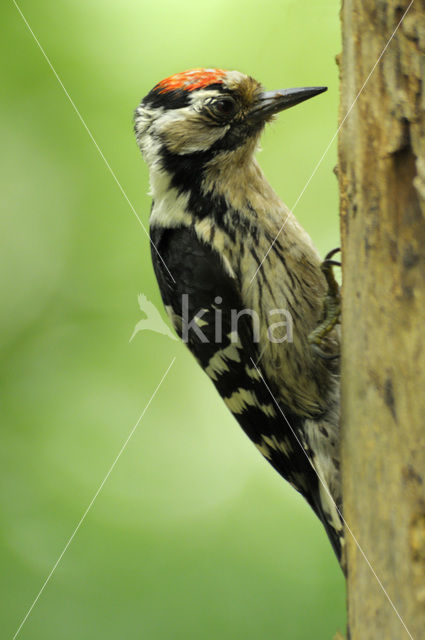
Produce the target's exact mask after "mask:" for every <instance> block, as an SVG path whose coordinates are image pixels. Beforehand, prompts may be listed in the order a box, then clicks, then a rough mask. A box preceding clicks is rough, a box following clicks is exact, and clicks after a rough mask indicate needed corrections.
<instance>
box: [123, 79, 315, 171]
mask: <svg viewBox="0 0 425 640" xmlns="http://www.w3.org/2000/svg"><path fill="white" fill-rule="evenodd" d="M325 90H326V87H303V88H296V89H282V90H278V91H264V89H263V87H262V86H261V84H260V83H259V82H257V81H256V80H254V79H253V78H251V77H250V76H247V75H245V74H243V73H240V72H239V71H223V70H221V69H192V70H189V71H184V72H182V73H177V74H175V75H173V76H170V77H169V78H166V79H165V80H162V81H161V82H159V83H158V84H156V85H155V86H154V88H153V89H152V90H151V91H150V92H149V93H148V94H147V96H146V97H145V98H143V100H142V102H141V103H140V105H139V106H138V107H137V109H136V111H135V133H136V137H137V141H138V144H139V146H140V149H141V151H142V153H143V156H144V158H145V160H146V162H147V164H148V165H149V166H150V167H151V168H152V166H155V165H159V166H158V168H159V167H160V166H161V163H162V162H164V158H165V157H167V158H168V161H169V160H170V157H171V158H172V159H173V163H176V164H179V162H181V164H183V165H184V164H185V163H186V164H188V160H189V158H194V157H196V158H197V160H198V161H199V164H200V165H203V164H204V163H205V162H208V161H211V160H212V159H213V158H214V157H215V156H217V155H218V154H223V153H225V154H226V155H227V156H228V155H229V154H233V153H234V152H236V151H237V150H239V153H238V157H239V158H241V157H242V155H243V154H241V153H240V150H241V148H242V149H243V151H244V154H245V155H246V156H251V155H252V152H253V151H254V150H255V147H256V144H257V141H258V137H259V135H260V133H261V131H262V129H263V127H264V125H265V123H266V122H268V121H270V120H271V119H272V118H273V116H274V115H275V114H277V113H279V112H280V111H283V110H284V109H288V108H289V107H292V106H294V105H296V104H299V103H300V102H303V101H304V100H308V98H312V97H313V96H315V95H317V94H319V93H322V92H323V91H325ZM189 164H192V163H189Z"/></svg>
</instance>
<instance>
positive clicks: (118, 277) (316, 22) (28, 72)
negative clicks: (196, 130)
mask: <svg viewBox="0 0 425 640" xmlns="http://www.w3.org/2000/svg"><path fill="white" fill-rule="evenodd" d="M338 5H339V3H338V2H337V1H336V0H328V1H320V2H319V1H318V0H292V1H290V0H276V1H269V0H263V1H262V2H258V1H252V0H233V1H232V2H229V1H226V2H224V1H221V0H220V1H219V0H211V1H210V2H205V3H203V2H199V1H198V2H195V1H193V0H190V1H188V0H187V1H183V0H179V1H178V2H171V1H170V0H168V1H167V0H162V1H160V2H156V3H154V2H146V1H142V0H139V1H137V0H136V1H135V0H131V1H130V0H119V1H116V2H112V1H111V0H104V1H102V2H101V1H100V0H98V1H89V2H87V1H84V2H83V1H82V0H73V1H72V2H71V0H68V1H62V0H59V1H57V2H52V1H50V2H47V1H46V0H42V1H40V2H36V3H34V2H29V0H22V2H21V3H20V6H21V9H22V11H23V13H24V15H25V16H26V18H27V20H28V22H29V24H30V25H31V27H32V29H33V31H34V33H35V35H36V36H37V38H38V39H39V41H40V43H41V45H42V46H43V48H44V49H45V51H46V53H47V55H48V56H49V58H50V60H51V62H52V65H53V66H54V68H55V69H56V71H57V73H58V74H59V76H60V78H61V80H62V81H63V83H64V85H65V87H66V89H67V91H68V92H69V94H70V96H71V97H72V99H73V101H74V102H75V104H76V106H77V107H78V109H79V111H80V112H81V114H82V117H83V118H84V120H85V121H86V123H87V125H88V127H89V129H90V130H91V132H92V133H93V136H94V138H95V139H96V141H97V143H98V145H99V147H100V149H101V150H102V152H103V153H104V155H105V157H106V158H107V160H108V162H109V163H110V165H111V167H112V169H113V171H114V172H116V175H117V178H118V180H119V181H120V183H121V184H122V187H123V189H124V191H125V192H126V194H127V196H128V198H129V200H130V201H131V203H132V204H133V206H134V208H135V210H136V211H137V213H138V215H139V216H140V219H141V221H142V222H143V224H144V225H145V226H146V225H147V224H148V212H149V206H150V203H149V196H148V195H147V191H148V182H147V170H146V167H145V165H144V163H143V160H142V158H141V155H140V153H139V151H138V149H137V147H136V144H135V141H134V137H133V133H132V112H133V109H134V108H135V106H136V105H137V104H138V102H139V100H140V99H141V98H142V97H143V96H144V95H145V94H146V93H147V92H148V91H149V90H150V89H151V87H152V86H153V85H154V84H155V83H156V82H157V81H159V80H160V79H161V78H163V77H165V76H168V75H170V74H172V73H174V72H177V71H181V70H184V69H186V68H191V67H194V66H216V67H223V68H236V69H240V70H241V71H245V72H247V73H249V74H250V75H253V76H254V77H256V78H257V79H259V80H261V81H262V83H263V84H264V85H265V86H266V87H267V88H268V89H272V88H276V89H277V88H283V87H291V86H303V85H322V84H326V85H328V86H329V91H328V92H327V93H326V94H324V95H322V96H320V97H318V98H315V99H314V100H312V101H309V102H308V103H305V104H303V105H300V106H299V107H296V108H295V109H293V110H290V111H287V112H285V113H284V114H282V115H281V116H280V118H279V119H278V120H277V121H276V122H275V123H274V124H273V125H271V126H269V128H268V130H267V131H266V133H265V135H264V136H263V141H262V144H263V149H264V150H263V151H262V152H261V154H260V158H259V159H260V163H261V165H262V167H263V169H264V170H265V173H266V175H267V176H268V178H269V180H270V182H271V183H272V185H273V186H274V188H275V189H276V190H277V192H278V193H279V194H280V195H281V196H282V198H283V199H284V200H285V202H286V203H287V204H288V205H289V206H292V205H293V204H294V202H295V201H296V199H297V197H298V196H299V194H300V192H301V190H302V189H303V187H304V185H305V183H306V181H307V180H308V178H309V177H310V175H311V173H312V171H313V169H314V167H315V166H316V163H317V162H318V161H319V159H320V157H321V156H322V153H323V152H324V150H325V149H326V146H327V145H328V143H329V141H330V140H331V138H332V136H333V134H334V133H335V130H336V126H337V105H338V74H337V67H336V65H335V61H334V56H335V54H336V53H338V52H339V49H340V40H339V23H338V10H339V6H338ZM0 12H1V15H0V20H1V24H2V36H1V39H0V54H1V56H0V57H1V63H0V64H1V84H2V86H1V90H0V94H1V96H2V99H1V107H0V129H1V140H2V144H1V170H0V176H1V178H0V179H1V202H2V205H1V206H2V217H1V220H2V222H1V224H2V231H1V243H2V248H1V255H0V260H1V265H0V272H1V275H2V278H1V285H0V293H1V299H2V308H3V312H2V314H1V320H0V321H1V330H0V341H1V352H2V355H1V374H0V375H1V391H2V393H1V395H2V398H1V408H0V411H1V433H2V447H1V456H2V460H1V476H2V478H1V512H2V513H1V515H2V527H1V539H0V554H1V566H2V571H1V577H0V581H1V582H0V589H1V594H0V600H1V603H2V607H1V609H2V611H1V620H0V628H1V629H2V633H1V635H2V637H4V638H12V637H13V635H14V634H15V632H16V630H17V628H18V626H19V624H20V623H21V621H22V619H23V617H24V616H25V614H26V612H27V610H28V608H29V607H30V605H31V603H32V602H33V600H34V598H35V597H36V595H37V593H38V592H39V590H40V588H41V586H42V584H43V582H44V581H45V579H46V577H47V576H48V574H49V572H50V571H51V569H52V567H53V565H54V563H55V562H56V560H57V559H58V557H59V555H60V553H61V552H62V550H63V549H64V546H65V544H66V542H67V541H68V540H69V537H70V536H71V534H72V532H73V531H74V529H75V527H76V525H77V523H78V522H79V520H80V518H81V517H82V515H83V513H84V512H85V510H86V508H87V506H88V505H89V503H90V501H91V500H92V498H93V496H94V495H95V493H96V491H97V489H98V488H99V485H100V484H101V482H102V480H103V479H104V478H105V475H106V473H107V472H108V470H109V469H110V467H111V464H112V463H113V461H114V459H115V458H116V456H117V454H118V452H119V451H120V449H121V447H122V445H123V444H124V442H125V440H126V439H127V437H128V435H129V434H130V432H131V430H132V428H133V427H134V425H135V423H136V422H137V420H138V418H139V416H140V414H141V413H142V411H143V409H144V408H145V406H146V404H147V403H148V401H149V399H150V397H151V395H152V393H153V392H154V390H155V388H156V387H157V385H158V383H159V381H160V379H161V377H162V376H163V374H164V372H165V371H166V369H167V367H168V366H169V364H170V362H171V360H172V358H173V357H174V356H175V357H176V360H175V362H174V365H173V366H172V368H171V370H170V371H169V374H168V376H167V377H166V379H165V381H164V382H163V385H162V386H161V388H160V389H159V391H158V393H157V395H156V397H155V398H154V399H153V401H152V404H151V405H150V406H149V408H148V409H147V411H146V413H145V415H144V417H143V418H142V420H141V421H140V424H139V425H138V427H137V429H136V431H135V433H134V435H133V437H132V438H131V440H130V441H129V443H128V445H127V447H126V448H125V450H124V452H123V453H122V455H121V457H120V459H119V460H118V462H117V464H116V466H115V467H114V469H113V470H112V472H111V475H110V477H109V478H108V479H107V481H106V483H105V485H104V487H103V488H102V491H101V492H100V494H99V495H98V497H97V499H96V501H95V502H94V504H93V506H92V508H91V509H90V511H89V513H88V515H87V517H86V519H85V520H84V522H83V524H82V525H81V527H80V529H79V530H78V531H77V533H76V535H75V538H74V539H73V540H72V543H71V544H70V546H69V548H68V550H67V551H66V553H65V555H64V556H63V558H62V560H61V562H60V563H59V565H58V567H57V569H56V571H55V572H54V574H53V576H52V578H51V579H50V581H49V583H48V584H47V586H46V588H45V590H44V592H43V593H42V595H41V596H40V598H39V600H38V602H37V603H36V605H35V607H34V609H33V611H32V612H31V615H30V616H29V617H28V619H27V621H26V623H25V625H24V626H23V627H22V630H21V632H20V634H19V636H18V637H20V638H22V639H23V640H24V639H28V640H53V639H55V640H56V639H68V638H69V639H70V638H73V639H74V638H84V639H85V638H90V639H91V640H93V639H97V638H99V639H100V638H101V639H102V640H109V639H112V638H114V639H116V638H123V639H126V638H132V639H134V638H141V639H142V638H143V639H146V640H159V639H161V640H162V639H167V640H168V639H182V640H183V639H184V640H189V639H190V640H191V639H193V640H195V639H197V640H206V639H211V640H216V639H217V638H220V639H221V640H226V639H229V640H230V639H234V638H243V639H244V640H260V639H264V638H265V639H275V638H290V639H292V638H296V639H298V638H299V639H304V638H306V639H309V640H312V639H313V638H314V640H322V639H323V640H331V638H332V636H333V634H334V633H335V632H336V630H337V629H338V628H340V629H342V628H343V627H344V620H345V613H344V601H345V592H344V582H343V577H342V574H341V571H340V569H339V567H338V565H337V562H336V560H335V558H334V557H333V553H332V551H331V547H330V545H329V543H328V541H327V538H326V536H325V533H324V530H323V529H322V527H321V525H320V523H319V522H318V521H317V520H316V518H315V517H314V515H313V514H312V512H311V511H310V510H309V508H308V507H307V505H306V504H305V502H304V501H303V500H302V498H301V497H300V496H298V494H296V492H295V491H294V490H293V489H291V488H290V487H289V486H288V485H287V484H286V483H285V482H283V480H282V479H281V478H280V477H279V476H278V475H277V474H276V473H275V472H274V471H273V470H272V468H271V467H269V465H268V464H267V462H266V461H264V460H263V459H262V457H261V456H260V455H259V454H258V452H257V451H256V450H255V448H254V447H253V446H252V444H251V443H250V442H249V441H248V439H247V438H246V437H245V436H244V435H243V433H242V432H241V430H240V429H239V427H238V425H237V424H236V422H235V421H234V419H233V418H232V416H231V415H230V414H229V413H228V412H227V410H226V408H225V407H224V405H223V404H222V403H221V401H220V399H219V398H218V396H217V395H216V392H215V390H214V389H213V387H212V385H211V383H210V382H209V381H208V379H207V378H206V376H205V375H204V374H203V373H202V372H201V370H200V369H199V368H198V366H197V365H196V363H195V361H194V360H193V359H192V357H191V356H190V354H189V353H188V352H187V351H186V350H185V348H184V346H183V345H180V344H179V343H178V342H177V341H172V340H170V339H169V338H167V337H165V336H162V335H160V334H157V333H152V332H141V333H138V334H137V335H136V337H135V338H134V340H133V341H132V342H129V338H130V336H131V334H132V332H133V328H134V326H135V324H136V322H138V321H139V320H140V319H141V317H142V314H141V312H140V309H139V307H138V302H137V294H138V293H139V292H143V293H144V294H146V295H147V297H148V298H149V299H150V300H152V302H154V304H155V305H157V306H158V308H160V309H161V310H162V307H161V303H160V297H159V293H158V289H157V285H156V283H155V280H154V276H153V271H152V267H151V262H150V255H149V254H150V250H149V242H148V239H147V237H146V235H145V233H144V231H143V229H142V228H141V226H140V224H139V222H138V220H137V219H136V216H135V215H134V213H133V212H132V210H131V208H130V206H129V204H128V202H126V200H125V198H124V197H123V195H122V193H121V192H120V190H119V188H118V187H117V184H116V183H115V182H114V180H113V178H112V176H111V174H110V172H109V171H108V169H107V167H106V166H105V163H104V162H103V160H102V158H101V156H100V155H99V152H98V150H97V149H96V148H95V146H94V144H93V142H92V141H91V140H90V138H89V135H88V133H87V131H86V130H85V129H84V127H83V126H82V123H81V121H80V120H79V119H78V117H77V115H76V113H75V112H74V111H73V109H72V106H71V104H70V103H69V101H68V100H67V98H66V96H65V94H64V92H63V90H62V89H61V87H60V85H59V83H58V81H57V79H56V78H55V76H54V74H53V72H52V70H51V69H50V68H49V66H48V64H47V62H46V60H45V59H44V58H43V56H42V54H41V52H40V50H39V49H38V47H37V44H36V43H35V41H34V39H33V38H32V36H31V34H30V32H29V31H28V29H27V27H26V25H25V23H24V22H23V20H22V18H21V16H20V15H19V13H18V11H17V9H16V7H15V6H14V4H13V2H10V1H7V2H4V3H3V4H2V8H1V9H0ZM335 164H336V143H335V142H334V143H333V145H332V147H331V148H330V150H329V152H328V153H327V155H326V157H325V159H324V161H323V163H322V164H321V166H320V168H319V169H318V171H317V173H316V175H315V176H314V178H313V179H312V181H311V183H310V184H309V186H308V188H307V189H306V191H305V193H304V195H303V196H302V198H301V199H300V201H299V204H298V205H297V207H296V215H297V217H298V218H299V220H300V221H301V223H302V224H303V225H304V226H305V227H306V229H307V230H308V231H309V233H310V234H311V235H312V237H313V238H314V241H315V243H316V245H317V246H318V248H319V250H320V252H321V253H322V255H323V254H325V253H326V252H327V251H328V250H329V249H331V248H333V247H334V246H337V245H338V219H337V210H338V195H337V182H336V179H335V176H334V175H333V172H332V169H333V167H334V165H335ZM161 312H162V311H161Z"/></svg>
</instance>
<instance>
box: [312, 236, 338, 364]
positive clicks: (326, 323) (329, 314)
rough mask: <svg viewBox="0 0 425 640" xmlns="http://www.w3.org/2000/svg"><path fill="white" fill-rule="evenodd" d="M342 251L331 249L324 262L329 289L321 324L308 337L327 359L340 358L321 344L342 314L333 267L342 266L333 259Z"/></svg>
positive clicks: (319, 352) (323, 266)
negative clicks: (326, 350)
mask: <svg viewBox="0 0 425 640" xmlns="http://www.w3.org/2000/svg"><path fill="white" fill-rule="evenodd" d="M339 251H341V249H339V248H338V249H333V250H332V251H330V252H329V253H328V254H327V256H326V257H325V259H324V260H323V262H322V265H321V269H322V272H323V275H324V276H325V278H326V282H327V285H328V291H327V293H326V296H325V299H324V302H323V316H322V320H321V322H320V324H319V325H318V326H317V327H316V328H315V329H314V330H313V331H312V332H311V333H310V335H309V337H308V341H309V343H310V344H311V345H312V348H313V349H314V351H315V352H316V353H317V354H318V355H319V356H321V357H322V358H325V359H333V358H338V357H339V354H338V355H330V354H327V353H325V352H324V351H323V350H322V349H321V346H322V344H323V340H324V338H325V337H326V336H327V335H328V333H330V332H331V331H332V329H333V328H334V327H335V325H336V324H338V322H340V316H341V296H340V293H339V285H338V283H337V281H336V280H335V276H334V272H333V267H340V266H341V263H340V262H338V261H337V260H332V258H333V256H334V255H335V254H336V253H338V252H339Z"/></svg>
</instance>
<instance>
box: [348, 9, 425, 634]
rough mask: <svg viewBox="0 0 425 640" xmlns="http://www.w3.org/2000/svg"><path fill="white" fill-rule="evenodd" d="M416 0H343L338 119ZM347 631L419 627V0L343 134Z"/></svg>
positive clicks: (423, 278)
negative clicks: (397, 613)
mask: <svg viewBox="0 0 425 640" xmlns="http://www.w3.org/2000/svg"><path fill="white" fill-rule="evenodd" d="M408 4H409V2H408V0H400V1H399V2H396V1H394V0H344V2H343V7H342V11H341V18H342V33H343V49H342V54H341V56H340V71H341V110H340V117H341V119H342V118H343V117H344V115H345V114H346V112H347V110H348V109H349V107H350V105H351V104H352V103H353V101H354V100H355V97H356V95H357V93H358V91H359V90H360V88H361V86H362V85H363V83H364V81H365V80H366V78H367V76H368V74H369V72H370V70H371V69H372V67H373V65H374V63H375V61H376V60H377V59H378V57H379V55H380V53H381V52H382V50H383V49H384V47H385V45H386V43H387V42H388V40H389V38H390V36H391V34H392V33H393V31H394V29H395V27H396V26H397V23H398V22H399V21H400V19H401V17H402V15H403V13H404V11H405V10H406V8H407V6H408ZM339 181H340V191H341V230H342V248H343V283H344V284H343V326H342V428H343V436H342V441H343V442H342V460H343V491H344V516H345V519H346V521H347V522H348V525H349V527H350V528H351V530H352V532H353V534H354V535H355V536H356V538H357V540H358V542H359V544H360V546H361V547H362V549H363V551H364V553H365V555H366V556H367V558H368V560H369V562H370V564H371V565H372V567H373V570H374V571H375V572H376V575H377V576H378V577H379V579H380V580H381V582H382V585H383V587H384V588H385V589H386V591H387V593H388V595H389V597H390V598H391V600H392V602H393V603H394V606H395V607H396V609H397V611H398V612H399V615H400V616H401V618H402V620H403V621H404V623H405V625H406V626H407V628H408V630H409V632H410V634H411V636H409V633H408V632H407V631H406V629H405V628H404V626H403V624H402V622H401V621H400V619H399V618H398V617H397V615H396V613H395V611H394V609H393V608H392V606H391V604H390V602H389V600H388V598H387V597H386V596H385V594H384V592H383V590H382V588H381V587H380V586H379V584H378V582H377V580H376V577H375V576H374V574H373V572H372V571H371V568H370V567H369V566H368V564H367V562H366V561H365V559H364V558H363V556H362V554H361V552H360V551H359V549H358V547H357V545H356V543H355V542H354V540H353V538H352V537H351V535H350V533H349V532H347V534H346V535H347V562H348V622H349V629H350V635H351V640H368V639H369V638H370V639H372V638H373V640H376V639H377V638H379V639H381V638H382V639H385V640H387V639H390V640H392V639H397V640H398V639H400V640H404V639H405V638H409V637H413V638H414V639H415V640H419V639H420V638H425V340H424V333H425V0H415V1H414V2H413V5H412V7H411V8H410V10H409V12H408V13H407V15H406V17H405V18H404V20H403V22H402V24H401V26H400V28H399V29H398V31H397V33H396V35H395V36H394V38H393V40H392V41H391V43H390V44H389V46H388V49H387V50H386V52H385V53H384V55H383V57H382V59H381V61H380V62H379V64H378V66H377V67H376V69H375V71H374V72H373V74H372V76H371V77H370V79H369V81H368V83H367V85H366V87H365V89H364V90H363V92H362V94H361V95H360V97H359V99H358V101H357V103H356V105H355V106H354V108H353V109H352V111H351V113H350V115H349V116H348V118H347V120H346V122H345V123H344V125H343V127H342V129H341V132H340V138H339Z"/></svg>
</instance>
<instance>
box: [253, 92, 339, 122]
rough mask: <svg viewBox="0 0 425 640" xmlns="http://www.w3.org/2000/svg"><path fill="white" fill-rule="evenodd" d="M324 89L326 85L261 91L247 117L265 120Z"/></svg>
mask: <svg viewBox="0 0 425 640" xmlns="http://www.w3.org/2000/svg"><path fill="white" fill-rule="evenodd" d="M326 90H327V87H299V88H297V89H280V90H279V91H263V93H260V95H259V98H258V101H257V103H256V104H255V106H254V107H253V108H252V109H251V111H250V114H249V118H250V119H252V120H253V121H254V122H258V121H260V120H267V119H268V118H270V117H271V116H273V115H274V114H275V113H279V111H284V110H285V109H289V108H290V107H295V105H296V104H299V103H300V102H304V100H308V99H309V98H313V97H314V96H317V95H319V93H323V92H324V91H326Z"/></svg>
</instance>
